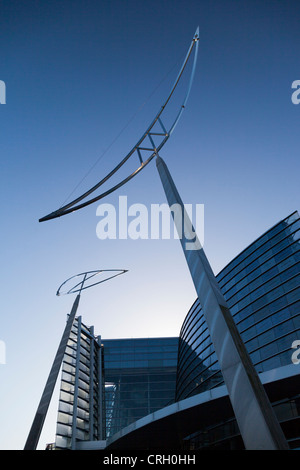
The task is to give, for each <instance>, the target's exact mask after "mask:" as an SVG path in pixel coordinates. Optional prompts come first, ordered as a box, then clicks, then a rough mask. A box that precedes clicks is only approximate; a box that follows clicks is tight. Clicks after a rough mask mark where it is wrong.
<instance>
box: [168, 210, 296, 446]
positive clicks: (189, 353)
mask: <svg viewBox="0 0 300 470" xmlns="http://www.w3.org/2000/svg"><path fill="white" fill-rule="evenodd" d="M217 280H218V283H219V285H220V288H221V290H222V293H223V295H224V297H225V299H226V301H227V303H228V306H229V308H230V311H231V313H232V316H233V318H234V320H235V322H236V324H237V326H238V329H239V332H240V334H241V337H242V339H243V341H244V343H245V345H246V348H247V350H248V352H249V354H250V357H251V359H252V362H253V364H254V366H255V368H256V370H257V372H258V373H262V372H266V371H270V370H273V369H277V368H280V367H282V366H285V365H289V364H291V356H292V349H291V347H292V343H293V341H295V340H297V339H299V338H300V332H299V330H300V220H299V215H298V213H297V212H294V213H293V214H291V215H290V216H289V217H287V218H286V219H284V220H282V221H281V222H279V223H278V224H276V225H275V226H274V227H272V228H271V229H270V230H268V231H267V232H266V233H264V234H263V235H262V236H261V237H259V238H258V239H257V240H256V241H255V242H254V243H252V244H251V245H250V246H248V247H247V248H246V249H245V250H244V251H242V253H240V254H239V255H238V256H237V257H236V258H234V259H233V261H231V262H230V263H229V264H228V265H227V266H226V267H225V268H224V269H223V270H222V271H221V272H220V273H219V274H218V275H217ZM222 384H223V378H222V374H221V372H220V367H219V365H218V360H217V357H216V354H215V351H214V347H213V345H212V342H211V339H210V335H209V332H208V329H207V326H206V323H205V319H204V317H203V314H202V310H201V306H200V305H199V301H198V299H197V300H196V301H195V303H194V304H193V306H192V307H191V309H190V311H189V312H188V314H187V316H186V318H185V320H184V323H183V325H182V328H181V332H180V342H179V354H178V375H177V386H176V400H182V399H184V398H187V397H191V396H194V395H196V394H199V393H201V392H204V391H206V390H210V389H213V388H215V387H218V386H220V385H222ZM273 407H274V410H275V412H276V414H278V416H280V417H281V419H284V416H285V420H286V421H288V420H290V422H292V421H293V423H294V424H293V426H295V423H296V422H297V425H298V426H299V414H300V400H299V395H297V396H293V397H289V398H287V399H284V400H283V401H282V402H281V401H280V403H274V404H273ZM284 410H285V412H286V413H284ZM291 427H292V425H291ZM290 432H291V435H292V437H294V438H296V437H297V438H298V439H299V434H300V433H299V428H298V431H296V430H295V432H293V430H292V429H290ZM238 434H239V433H238V428H237V424H236V422H235V420H234V418H233V417H232V418H230V419H229V420H226V422H225V423H220V422H215V423H212V426H211V427H207V426H205V427H204V428H203V429H202V430H201V431H199V432H197V433H196V434H195V436H190V437H189V438H187V439H186V440H187V442H189V443H190V445H191V446H192V447H193V446H194V447H195V446H196V447H198V448H202V447H204V448H207V447H209V446H211V445H213V443H216V442H217V441H218V440H220V441H222V442H224V441H223V440H222V439H221V436H222V437H223V439H224V440H225V437H227V438H228V437H229V436H237V435H238ZM295 436H296V437H295ZM297 442H298V441H297ZM236 445H237V447H238V448H240V447H242V444H241V442H238V443H237V444H236ZM295 445H299V442H298V444H295ZM187 448H188V446H187Z"/></svg>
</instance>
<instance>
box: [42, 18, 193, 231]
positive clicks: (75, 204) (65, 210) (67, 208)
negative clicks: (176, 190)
mask: <svg viewBox="0 0 300 470" xmlns="http://www.w3.org/2000/svg"><path fill="white" fill-rule="evenodd" d="M198 41H199V27H198V28H197V29H196V32H195V34H194V37H193V39H192V42H191V44H190V47H189V49H188V52H187V54H186V56H185V59H184V61H183V64H182V66H181V69H180V71H179V73H178V75H177V78H176V80H175V82H174V85H173V87H172V89H171V91H170V93H169V95H168V97H167V99H166V101H165V102H164V104H163V105H162V107H161V109H160V110H159V112H158V113H157V115H156V116H155V118H154V119H153V121H152V122H151V124H150V125H149V127H148V128H147V130H146V131H145V132H144V134H143V135H142V137H141V138H140V139H139V141H138V142H137V143H136V145H135V146H134V147H133V148H132V149H131V151H130V152H129V153H128V154H127V155H126V156H125V157H124V158H123V159H122V160H121V161H120V162H119V163H118V165H117V166H116V167H115V168H114V169H113V170H111V171H110V172H109V173H108V174H107V175H106V176H105V177H104V178H102V179H101V180H100V181H99V182H98V183H97V184H95V185H94V186H93V187H92V188H90V189H89V190H88V191H86V192H85V193H83V194H82V195H81V196H79V197H77V198H76V199H74V200H73V201H71V202H70V203H68V204H66V205H64V206H62V207H60V208H59V209H57V210H56V211H54V212H51V213H50V214H48V215H46V216H45V217H42V218H41V219H39V222H44V221H46V220H50V219H55V218H57V217H61V216H63V215H66V214H69V213H70V212H74V211H77V210H79V209H82V208H83V207H86V206H88V205H90V204H93V203H94V202H96V201H99V200H100V199H102V198H104V197H105V196H107V195H108V194H110V193H112V192H113V191H115V190H116V189H118V188H120V187H121V186H123V185H124V184H126V183H127V182H128V181H130V180H131V179H132V178H133V177H134V176H136V175H137V174H138V173H140V171H141V170H143V169H144V168H145V167H146V166H147V165H148V163H150V161H151V160H152V159H153V158H154V157H155V156H157V155H158V152H159V151H160V150H161V149H162V147H163V146H164V145H165V143H166V142H167V140H168V139H169V138H170V136H171V134H172V132H173V131H174V129H175V126H176V125H177V123H178V121H179V119H180V117H181V115H182V112H183V110H184V108H185V105H186V102H187V100H188V97H189V94H190V90H191V86H192V82H193V79H194V74H195V69H196V63H197V56H198ZM194 47H195V54H194V62H193V67H192V72H191V76H190V79H189V84H188V89H187V92H186V95H185V98H184V101H183V103H182V105H181V106H180V109H179V112H178V114H177V115H176V117H175V120H174V121H173V123H172V125H171V126H170V129H169V130H168V131H167V130H166V129H165V127H164V125H163V123H162V121H161V119H160V118H161V115H162V113H163V111H164V110H165V109H166V107H167V104H168V103H169V101H170V99H171V97H172V95H173V93H174V91H175V89H176V87H177V85H178V83H179V81H180V78H181V76H182V74H183V72H184V70H185V68H186V65H187V63H188V61H189V58H190V56H191V54H192V51H193V49H194ZM157 123H158V124H159V125H160V126H161V132H160V133H155V132H153V133H151V131H152V129H153V127H154V126H155V124H157ZM153 135H159V136H161V137H163V139H162V141H161V142H160V144H159V145H158V146H157V147H156V146H155V144H154V142H153V138H152V136H153ZM146 138H149V139H150V143H151V145H152V147H150V148H149V147H146V148H145V147H142V146H141V145H142V144H143V142H144V141H145V139H146ZM141 150H148V151H151V155H150V156H149V157H148V158H147V160H145V161H144V162H143V161H142V158H141V152H140V151H141ZM135 152H136V153H137V154H138V156H139V159H140V162H141V165H140V166H139V167H138V168H137V169H136V170H135V171H134V172H132V173H131V174H129V175H128V176H127V177H126V178H124V179H123V180H121V181H120V182H119V183H118V184H116V185H115V186H113V187H111V188H110V189H108V190H107V191H105V192H103V193H102V194H100V195H98V196H96V197H94V198H92V199H89V200H87V201H85V202H83V203H81V204H79V203H80V202H81V201H83V200H84V199H86V198H87V197H88V196H89V195H90V194H92V193H93V192H94V191H96V190H97V189H98V188H99V187H100V186H102V185H103V184H104V183H105V182H106V181H108V180H109V179H110V178H111V177H112V176H113V175H114V174H115V173H116V172H117V171H118V170H119V169H120V168H121V167H122V166H123V165H124V164H125V163H126V162H127V161H128V160H129V159H130V157H131V156H132V155H133V154H134V153H135Z"/></svg>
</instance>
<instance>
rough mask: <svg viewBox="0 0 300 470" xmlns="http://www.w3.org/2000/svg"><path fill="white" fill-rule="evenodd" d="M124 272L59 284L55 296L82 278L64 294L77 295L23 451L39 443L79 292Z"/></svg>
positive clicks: (88, 275) (90, 274)
mask: <svg viewBox="0 0 300 470" xmlns="http://www.w3.org/2000/svg"><path fill="white" fill-rule="evenodd" d="M111 271H114V272H115V271H117V272H118V273H117V274H114V275H112V276H110V277H109V278H107V279H104V280H102V281H99V282H96V283H93V284H90V285H88V286H85V287H84V284H85V282H86V281H87V280H88V279H90V278H91V277H93V276H96V275H97V274H100V273H102V272H111ZM126 272H127V271H126V270H124V269H118V270H117V269H109V270H108V269H106V270H98V271H87V272H85V273H81V274H77V275H76V276H73V277H71V278H69V279H67V281H65V282H63V284H61V286H60V287H59V289H58V291H57V293H56V295H62V294H61V293H60V289H61V287H62V286H63V285H65V284H66V283H67V282H68V281H70V280H71V279H73V278H75V277H78V276H82V281H80V283H78V284H76V285H75V286H73V287H72V288H71V289H69V291H67V292H66V294H73V293H77V296H76V298H75V301H74V303H73V306H72V310H71V312H70V314H69V315H68V320H67V323H66V326H65V329H64V332H63V335H62V337H61V340H60V343H59V346H58V349H57V352H56V355H55V358H54V361H53V364H52V367H51V370H50V373H49V376H48V379H47V382H46V385H45V388H44V391H43V394H42V397H41V399H40V402H39V405H38V408H37V411H36V414H35V417H34V420H33V423H32V426H31V428H30V431H29V434H28V437H27V440H26V443H25V447H24V450H36V448H37V445H38V442H39V439H40V435H41V432H42V429H43V426H44V422H45V419H46V415H47V412H48V408H49V405H50V401H51V398H52V395H53V391H54V388H55V384H56V381H57V377H58V374H59V371H60V368H61V364H62V361H63V358H64V354H65V350H66V347H67V343H68V339H69V337H70V333H71V329H72V326H73V323H74V319H75V315H76V312H77V309H78V305H79V300H80V295H81V291H82V290H84V289H88V288H90V287H93V286H95V285H96V284H100V283H101V282H105V281H108V280H109V279H112V278H114V277H116V276H119V275H120V274H124V273H126ZM78 286H80V287H79V288H78Z"/></svg>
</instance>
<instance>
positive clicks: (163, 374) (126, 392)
mask: <svg viewBox="0 0 300 470" xmlns="http://www.w3.org/2000/svg"><path fill="white" fill-rule="evenodd" d="M102 344H103V346H104V369H105V397H106V437H109V436H111V435H113V434H115V433H116V432H118V431H120V430H121V429H123V428H124V427H126V426H128V425H129V424H131V423H133V422H135V421H137V420H138V419H140V418H142V417H143V416H146V415H148V414H150V413H153V412H154V411H157V410H159V409H161V408H163V407H164V406H167V405H169V404H170V403H174V401H175V388H176V371H177V355H178V338H137V339H107V340H105V339H103V340H102Z"/></svg>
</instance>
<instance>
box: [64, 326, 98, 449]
mask: <svg viewBox="0 0 300 470" xmlns="http://www.w3.org/2000/svg"><path fill="white" fill-rule="evenodd" d="M104 416H105V396H104V363H103V347H102V346H101V338H100V337H99V336H98V337H95V336H94V329H93V327H88V326H86V325H84V324H83V323H82V319H81V317H78V318H75V320H74V323H73V326H72V330H71V333H70V336H69V339H68V343H67V347H66V351H65V355H64V360H63V365H62V373H61V383H60V395H59V405H58V416H57V427H56V439H55V448H56V449H75V448H76V444H77V442H79V441H101V440H103V439H105V419H104Z"/></svg>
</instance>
